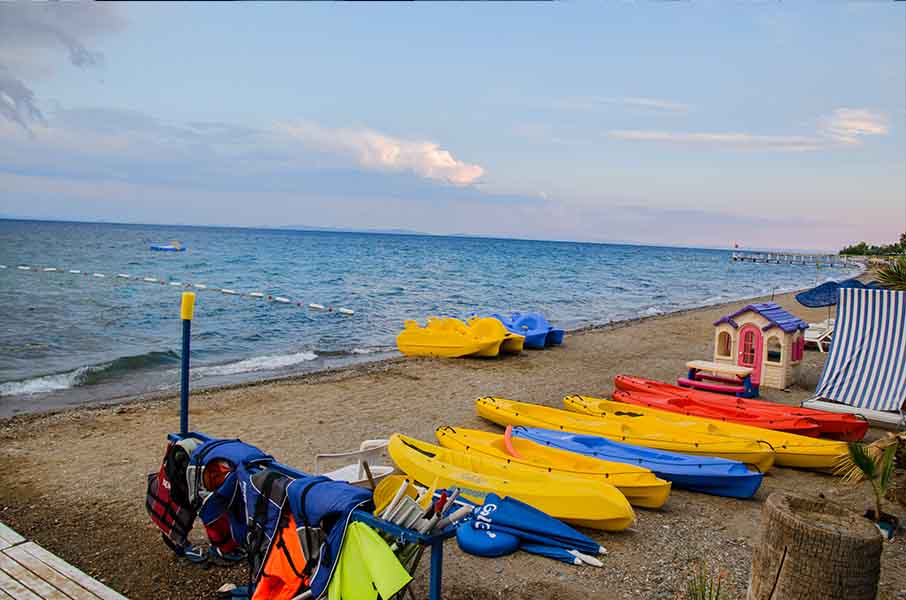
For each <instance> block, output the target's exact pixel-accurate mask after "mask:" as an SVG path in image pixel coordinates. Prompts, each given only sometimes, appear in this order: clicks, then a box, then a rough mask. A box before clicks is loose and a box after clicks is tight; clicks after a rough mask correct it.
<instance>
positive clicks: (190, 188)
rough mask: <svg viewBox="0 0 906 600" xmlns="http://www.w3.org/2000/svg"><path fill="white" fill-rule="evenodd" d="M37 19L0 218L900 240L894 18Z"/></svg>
mask: <svg viewBox="0 0 906 600" xmlns="http://www.w3.org/2000/svg"><path fill="white" fill-rule="evenodd" d="M38 7H39V8H35V6H34V5H31V3H27V4H26V3H12V4H4V5H0V214H7V215H26V216H35V217H40V218H73V219H85V218H87V219H105V220H117V221H139V222H155V223H168V222H178V223H197V224H229V225H246V226H261V225H263V226H279V225H287V224H308V225H316V226H336V227H356V228H407V229H415V230H421V231H427V232H432V233H463V232H465V233H475V234H483V235H488V234H498V235H509V236H519V237H533V238H552V239H573V240H589V241H639V242H646V243H675V244H689V245H707V246H728V245H731V244H732V243H734V242H738V243H740V244H741V245H743V246H751V247H804V248H836V247H838V246H839V245H840V244H842V243H846V242H852V241H859V240H862V239H864V240H867V241H870V242H886V241H891V240H893V239H895V238H896V237H897V236H898V235H899V233H901V232H902V231H904V230H906V3H902V2H898V3H881V2H878V3H857V4H843V3H827V2H824V3H807V2H801V3H795V5H791V4H790V3H783V4H781V3H773V2H770V3H768V2H763V3H762V2H753V3H723V2H697V3H616V2H613V3H578V2H576V3H571V2H564V3H552V4H546V3H525V4H523V3H488V4H482V3H462V4H460V3H424V4H418V3H416V4H375V5H371V4H367V3H365V4H362V3H350V4H344V3H311V4H304V3H303V4H285V3H267V4H252V3H237V4H218V5H214V6H211V5H207V4H189V5H184V4H168V3H165V4H122V5H85V4H77V5H64V6H54V5H43V3H41V4H38ZM48 32H50V33H48ZM4 34H5V35H4ZM4 82H6V83H5V86H6V87H4ZM16 84H19V86H18V87H16ZM23 87H24V88H25V90H26V92H27V93H26V92H23V91H22V88H23ZM29 93H30V94H31V96H29V95H28V94H29ZM32 102H33V104H32ZM30 107H33V108H34V109H36V111H40V113H41V117H38V116H37V115H32V114H29V113H30V112H32V111H29V108H30ZM2 115H6V116H7V118H6V119H4V118H3V116H2Z"/></svg>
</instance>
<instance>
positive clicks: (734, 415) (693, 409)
mask: <svg viewBox="0 0 906 600" xmlns="http://www.w3.org/2000/svg"><path fill="white" fill-rule="evenodd" d="M613 399H614V400H616V401H617V402H626V403H628V404H636V405H638V406H647V407H648V408H657V409H659V410H666V411H669V412H674V413H679V414H682V415H690V416H693V417H703V418H705V419H714V420H717V421H726V422H728V423H737V424H739V425H751V426H752V427H761V428H763V429H773V430H774V431H783V432H785V433H795V434H797V435H807V436H809V437H818V435H819V434H820V433H821V426H820V425H818V423H817V422H815V421H812V420H811V419H809V418H807V417H789V416H785V415H764V414H758V413H755V412H752V411H749V410H746V409H744V408H736V407H734V406H730V407H727V408H721V407H715V406H710V405H708V404H703V403H701V402H697V401H696V400H693V399H692V398H679V397H676V396H663V395H661V394H645V393H643V392H620V391H617V392H614V394H613Z"/></svg>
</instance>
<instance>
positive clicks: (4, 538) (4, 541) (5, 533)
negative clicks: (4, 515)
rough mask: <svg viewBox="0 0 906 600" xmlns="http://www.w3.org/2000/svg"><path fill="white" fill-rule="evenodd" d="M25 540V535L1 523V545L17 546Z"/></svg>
mask: <svg viewBox="0 0 906 600" xmlns="http://www.w3.org/2000/svg"><path fill="white" fill-rule="evenodd" d="M24 541H25V538H24V537H22V536H21V535H19V534H18V533H16V532H15V531H13V530H12V529H10V528H9V527H7V526H6V525H4V524H3V523H0V546H3V547H5V548H8V547H10V546H15V545H16V544H21V543H22V542H24Z"/></svg>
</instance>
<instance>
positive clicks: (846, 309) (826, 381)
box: [804, 288, 906, 425]
mask: <svg viewBox="0 0 906 600" xmlns="http://www.w3.org/2000/svg"><path fill="white" fill-rule="evenodd" d="M825 400H830V401H833V402H837V403H840V404H843V405H846V406H844V407H841V406H840V405H839V404H837V405H835V404H833V403H832V402H825ZM904 403H906V292H894V291H890V290H879V289H856V288H843V289H840V290H839V298H838V302H837V319H836V329H835V331H834V340H833V344H832V345H831V349H830V354H829V355H828V358H827V362H826V363H825V364H824V371H822V373H821V379H820V380H819V382H818V388H817V389H816V390H815V400H811V401H808V402H806V403H804V405H806V406H810V407H813V408H822V409H825V410H835V411H837V412H843V411H844V410H845V412H852V413H857V414H861V415H863V416H865V417H866V418H868V419H869V421H872V422H873V423H876V424H879V425H902V424H903V418H904ZM841 409H843V410H841Z"/></svg>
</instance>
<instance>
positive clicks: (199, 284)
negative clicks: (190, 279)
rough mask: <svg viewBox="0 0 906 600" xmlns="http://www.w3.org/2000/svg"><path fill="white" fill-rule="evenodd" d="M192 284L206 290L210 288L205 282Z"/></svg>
mask: <svg viewBox="0 0 906 600" xmlns="http://www.w3.org/2000/svg"><path fill="white" fill-rule="evenodd" d="M192 285H194V286H195V287H197V288H198V289H200V290H206V289H208V286H206V285H205V284H203V283H195V284H192Z"/></svg>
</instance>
